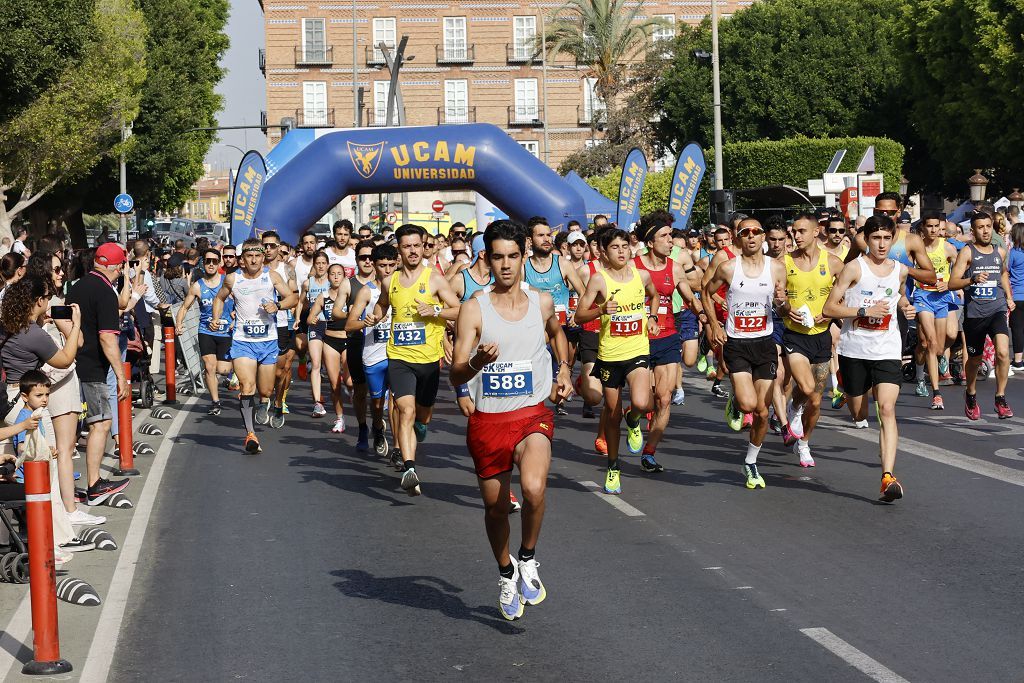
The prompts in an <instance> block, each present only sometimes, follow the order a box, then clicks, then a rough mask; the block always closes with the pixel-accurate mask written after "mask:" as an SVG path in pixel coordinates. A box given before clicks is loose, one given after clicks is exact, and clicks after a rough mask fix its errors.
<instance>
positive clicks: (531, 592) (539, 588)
mask: <svg viewBox="0 0 1024 683" xmlns="http://www.w3.org/2000/svg"><path fill="white" fill-rule="evenodd" d="M518 564H519V594H520V595H521V596H522V598H523V600H524V601H525V602H526V604H527V605H539V604H540V603H542V602H544V598H546V597H548V592H547V591H546V590H545V589H544V584H543V583H541V580H540V575H539V574H538V573H537V567H539V566H540V562H538V561H537V560H535V559H534V560H525V561H522V560H521V561H519V562H518Z"/></svg>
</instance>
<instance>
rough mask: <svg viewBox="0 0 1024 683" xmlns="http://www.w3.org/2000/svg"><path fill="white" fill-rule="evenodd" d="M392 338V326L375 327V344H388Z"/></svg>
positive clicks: (382, 324)
mask: <svg viewBox="0 0 1024 683" xmlns="http://www.w3.org/2000/svg"><path fill="white" fill-rule="evenodd" d="M390 337H391V326H390V325H387V324H384V323H381V324H379V325H374V326H373V343H374V344H386V343H387V342H388V339H389V338H390Z"/></svg>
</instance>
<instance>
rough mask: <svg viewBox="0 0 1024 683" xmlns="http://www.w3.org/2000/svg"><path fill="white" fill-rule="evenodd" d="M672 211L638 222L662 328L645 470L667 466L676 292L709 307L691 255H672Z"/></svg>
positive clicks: (642, 259) (655, 351)
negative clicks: (659, 456)
mask: <svg viewBox="0 0 1024 683" xmlns="http://www.w3.org/2000/svg"><path fill="white" fill-rule="evenodd" d="M673 220H674V219H673V217H672V214H670V213H669V212H667V211H654V212H652V213H649V214H647V215H646V216H643V217H642V218H641V219H640V223H639V224H638V225H637V229H636V236H637V239H638V240H640V241H641V242H642V243H644V244H645V245H646V246H647V250H646V253H643V254H641V255H639V256H637V257H636V258H635V259H634V263H635V265H636V267H637V268H638V269H641V270H644V271H646V272H647V273H648V274H649V275H650V278H651V281H652V282H653V284H654V288H655V289H656V290H657V291H658V296H657V297H653V298H652V299H651V300H650V305H649V308H648V312H649V313H650V316H651V317H652V318H655V319H656V320H657V327H656V329H650V330H648V336H649V338H650V367H651V370H652V372H653V376H654V419H653V420H651V424H650V427H649V432H648V435H647V444H646V445H645V446H644V450H643V454H642V455H641V456H640V466H641V467H642V468H643V470H644V471H645V472H662V471H664V469H665V468H664V467H662V466H661V465H660V464H659V463H658V461H657V460H655V458H654V453H655V451H656V450H657V448H658V444H659V443H660V442H661V438H662V436H663V435H664V433H665V428H666V427H667V426H668V420H669V414H670V413H671V411H672V393H673V389H675V386H676V372H677V371H678V367H679V364H680V363H681V362H682V360H683V357H682V350H681V347H680V343H679V332H678V330H677V329H676V322H675V316H674V315H673V313H672V295H673V294H675V293H676V292H678V293H679V294H681V295H682V297H683V300H684V301H685V302H686V304H687V306H689V310H691V311H696V312H697V315H698V317H700V318H701V319H703V318H704V317H706V316H705V315H704V310H703V309H702V308H701V305H700V301H699V300H697V298H696V297H694V295H693V290H691V289H690V285H689V282H688V281H687V277H688V276H689V275H691V274H693V273H694V272H695V271H696V268H695V267H694V266H693V263H691V262H690V258H689V256H687V255H686V254H685V253H684V252H681V253H680V254H679V257H680V259H681V260H680V261H673V260H672V258H670V257H669V254H671V253H672V247H673V245H672V221H673Z"/></svg>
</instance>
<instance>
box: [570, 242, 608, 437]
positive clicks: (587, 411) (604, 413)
mask: <svg viewBox="0 0 1024 683" xmlns="http://www.w3.org/2000/svg"><path fill="white" fill-rule="evenodd" d="M603 230H604V228H602V229H598V230H595V231H594V232H593V233H592V234H591V235H590V236H589V237H588V238H587V247H588V249H589V252H588V253H589V260H588V261H587V264H586V265H585V266H582V267H580V268H579V269H578V270H577V271H576V274H577V275H579V277H580V282H581V283H583V291H586V288H587V286H589V284H590V278H591V277H593V275H594V273H596V272H597V269H598V268H599V267H602V265H603V261H604V253H603V252H602V250H601V245H600V241H601V240H600V235H601V233H602V232H603ZM580 296H581V295H577V296H576V300H575V301H572V298H571V295H570V301H571V303H572V309H573V321H574V322H577V323H579V325H580V335H579V338H580V341H579V344H578V345H577V347H576V348H577V351H578V354H579V358H580V376H579V379H578V380H577V381H576V387H577V391H578V392H579V394H580V396H581V397H582V398H583V417H584V418H586V419H590V418H593V417H594V406H601V416H600V420H599V422H598V425H597V436H596V437H595V438H594V450H595V451H597V453H598V455H603V456H607V455H608V441H607V440H606V439H605V436H604V426H605V422H606V420H607V419H608V410H607V407H605V406H604V405H603V401H604V395H603V391H602V388H601V382H600V380H598V379H597V377H595V376H594V375H593V370H594V365H595V364H596V363H597V347H598V343H599V339H600V332H601V318H600V316H598V317H595V318H594V319H593V320H591V321H590V322H585V323H580V322H579V321H578V320H577V317H576V314H577V313H578V312H579V297H580Z"/></svg>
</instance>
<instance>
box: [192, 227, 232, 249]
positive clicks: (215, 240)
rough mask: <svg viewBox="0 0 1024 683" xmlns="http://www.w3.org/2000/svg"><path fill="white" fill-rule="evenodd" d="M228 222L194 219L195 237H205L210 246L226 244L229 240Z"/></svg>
mask: <svg viewBox="0 0 1024 683" xmlns="http://www.w3.org/2000/svg"><path fill="white" fill-rule="evenodd" d="M229 232H230V224H229V223H213V222H208V221H196V226H195V235H196V238H197V239H198V238H200V237H205V238H206V239H208V240H210V246H212V247H217V246H220V245H222V244H228V243H229V242H230V241H231V236H230V234H229Z"/></svg>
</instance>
